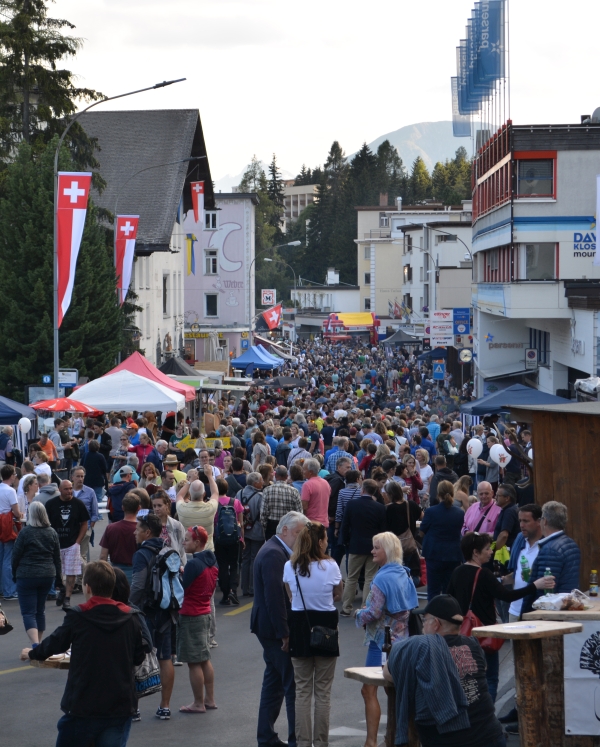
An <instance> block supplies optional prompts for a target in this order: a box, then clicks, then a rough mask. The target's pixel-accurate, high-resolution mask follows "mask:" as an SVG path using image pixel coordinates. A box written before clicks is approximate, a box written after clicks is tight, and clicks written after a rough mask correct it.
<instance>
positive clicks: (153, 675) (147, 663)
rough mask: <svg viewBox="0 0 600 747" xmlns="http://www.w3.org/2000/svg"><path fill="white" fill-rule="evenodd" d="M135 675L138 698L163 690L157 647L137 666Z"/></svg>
mask: <svg viewBox="0 0 600 747" xmlns="http://www.w3.org/2000/svg"><path fill="white" fill-rule="evenodd" d="M134 676H135V693H136V695H137V697H138V698H144V697H146V695H152V694H153V693H157V692H160V691H161V690H162V684H161V681H160V666H159V664H158V658H157V656H156V649H155V648H153V649H152V651H150V653H148V654H146V656H145V657H144V661H143V662H142V663H141V664H140V665H139V666H138V667H136V668H135V670H134Z"/></svg>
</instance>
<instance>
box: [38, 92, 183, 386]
mask: <svg viewBox="0 0 600 747" xmlns="http://www.w3.org/2000/svg"><path fill="white" fill-rule="evenodd" d="M184 80H185V78H179V79H178V80H165V81H163V82H162V83H156V84H155V85H153V86H148V88H139V89H138V90H137V91H128V92H127V93H120V94H119V95H118V96H105V97H104V98H102V99H100V100H99V101H94V102H93V103H91V104H90V105H89V106H86V108H85V109H82V110H81V111H80V112H77V114H76V115H75V116H74V117H73V119H71V121H70V122H69V124H68V125H67V126H66V127H65V129H64V130H63V134H62V135H61V136H60V139H59V141H58V145H57V146H56V152H55V153H54V247H53V251H54V268H53V274H54V396H55V397H57V398H58V389H59V386H58V373H59V370H60V353H59V347H58V345H59V332H58V329H59V324H58V235H57V233H58V232H57V229H58V215H57V213H58V158H59V155H60V149H61V147H62V144H63V142H64V139H65V137H66V135H67V132H69V130H70V129H71V127H72V126H73V125H74V124H75V122H77V120H78V119H79V117H81V115H82V114H85V113H86V112H87V111H89V110H90V109H92V108H93V107H94V106H98V104H103V103H104V102H106V101H114V99H122V98H125V96H133V95H134V94H136V93H143V92H144V91H152V90H154V89H156V88H164V87H165V86H170V85H171V84H172V83H181V81H184Z"/></svg>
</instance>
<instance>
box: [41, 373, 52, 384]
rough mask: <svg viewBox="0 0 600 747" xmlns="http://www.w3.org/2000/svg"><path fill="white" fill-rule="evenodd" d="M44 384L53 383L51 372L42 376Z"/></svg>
mask: <svg viewBox="0 0 600 747" xmlns="http://www.w3.org/2000/svg"><path fill="white" fill-rule="evenodd" d="M42 384H52V376H50V374H44V375H43V376H42Z"/></svg>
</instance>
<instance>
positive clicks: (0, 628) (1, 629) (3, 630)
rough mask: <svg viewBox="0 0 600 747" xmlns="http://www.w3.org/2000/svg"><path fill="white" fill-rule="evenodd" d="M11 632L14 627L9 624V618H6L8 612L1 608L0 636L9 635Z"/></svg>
mask: <svg viewBox="0 0 600 747" xmlns="http://www.w3.org/2000/svg"><path fill="white" fill-rule="evenodd" d="M11 630H14V628H13V626H12V625H11V624H10V623H9V622H8V617H6V612H4V610H3V609H2V607H0V635H6V634H7V633H10V632H11Z"/></svg>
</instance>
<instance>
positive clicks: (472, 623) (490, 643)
mask: <svg viewBox="0 0 600 747" xmlns="http://www.w3.org/2000/svg"><path fill="white" fill-rule="evenodd" d="M480 573H481V568H478V569H477V573H476V574H475V582H474V583H473V591H472V592H471V601H470V602H469V609H468V610H467V614H466V615H465V616H464V619H463V621H462V624H461V626H460V634H461V635H466V636H469V637H470V636H471V631H472V630H473V628H482V627H485V626H483V625H482V624H481V620H480V619H479V618H478V617H477V615H476V614H475V613H474V612H473V610H472V609H471V607H472V606H473V597H474V596H475V588H476V586H477V581H478V580H479V574H480ZM503 643H504V638H480V639H479V645H480V646H481V648H482V649H483V650H484V651H485V652H486V653H488V654H491V653H493V652H494V651H500V649H501V648H502V644H503Z"/></svg>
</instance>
